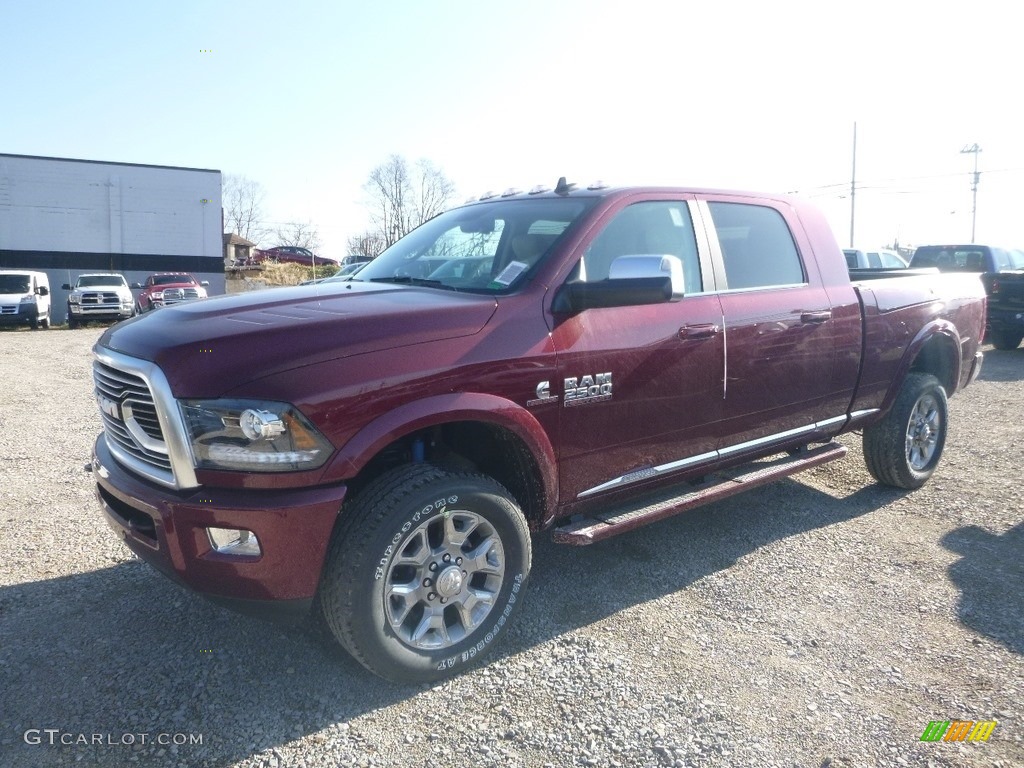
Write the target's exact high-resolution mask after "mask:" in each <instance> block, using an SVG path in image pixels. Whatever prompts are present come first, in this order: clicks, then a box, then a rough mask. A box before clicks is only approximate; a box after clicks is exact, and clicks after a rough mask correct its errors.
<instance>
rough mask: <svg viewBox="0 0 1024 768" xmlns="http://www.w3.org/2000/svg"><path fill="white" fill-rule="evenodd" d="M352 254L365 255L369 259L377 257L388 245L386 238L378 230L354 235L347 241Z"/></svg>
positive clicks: (349, 251)
mask: <svg viewBox="0 0 1024 768" xmlns="http://www.w3.org/2000/svg"><path fill="white" fill-rule="evenodd" d="M346 245H347V246H348V254H349V255H350V256H365V257H366V258H368V259H375V258H377V256H379V255H380V252H381V251H383V250H384V248H386V247H387V245H386V243H385V242H384V238H383V237H381V236H380V235H379V234H377V233H376V232H363V234H361V235H353V236H352V237H350V238H349V239H348V242H347V243H346Z"/></svg>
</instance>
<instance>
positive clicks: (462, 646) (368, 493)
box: [318, 464, 532, 683]
mask: <svg viewBox="0 0 1024 768" xmlns="http://www.w3.org/2000/svg"><path fill="white" fill-rule="evenodd" d="M342 514H343V518H342V520H341V521H340V523H339V525H338V528H337V529H336V531H335V533H334V536H333V539H332V543H331V547H330V550H329V552H328V556H327V564H326V566H325V568H324V574H323V577H322V580H321V584H320V592H319V601H318V602H319V608H320V610H321V612H322V615H323V618H324V621H325V623H326V625H327V626H328V628H329V629H330V631H331V633H332V634H333V635H334V637H335V639H336V640H337V641H338V642H339V643H341V645H342V646H344V647H345V648H346V650H348V651H349V653H351V654H352V655H353V656H354V657H355V658H356V659H357V660H358V661H359V662H360V663H361V664H362V665H363V666H365V667H366V668H367V669H369V670H370V671H371V672H373V673H375V674H377V675H380V676H381V677H384V678H387V679H389V680H393V681H395V682H402V683H409V682H429V681H433V680H439V679H442V678H445V677H449V676H451V675H453V674H456V673H459V672H462V671H463V670H465V669H468V668H469V667H470V666H472V665H473V664H475V663H477V662H478V661H480V659H482V658H483V657H484V656H485V655H486V654H487V653H489V652H490V651H491V649H492V648H493V646H494V644H495V642H496V641H497V640H498V638H499V636H504V634H505V631H507V628H508V626H509V624H510V622H511V619H512V617H513V616H514V614H515V611H516V610H517V609H518V607H519V605H520V603H521V602H522V594H523V593H522V590H523V587H524V586H525V585H526V580H527V578H528V576H529V572H530V562H531V556H532V555H531V548H530V536H529V531H528V528H527V525H526V519H525V518H524V516H523V513H522V512H521V511H520V509H519V507H518V505H517V504H516V502H515V501H514V500H513V499H512V497H511V495H510V494H509V493H508V491H506V490H505V489H504V488H503V487H502V486H501V485H500V484H499V483H497V482H495V481H494V480H492V479H491V478H489V477H486V476H483V475H476V474H461V473H450V472H446V471H443V470H441V469H438V468H436V467H433V466H430V465H426V464H417V465H406V466H403V467H399V468H397V469H394V470H391V471H390V472H387V473H385V474H384V475H382V476H381V477H379V478H377V480H375V481H373V482H372V483H371V484H370V485H368V486H367V487H366V488H365V489H364V490H363V491H362V492H361V493H360V494H359V495H358V496H357V497H356V498H355V500H354V501H353V502H352V504H351V505H350V506H348V507H347V508H346V509H345V510H344V511H343V513H342Z"/></svg>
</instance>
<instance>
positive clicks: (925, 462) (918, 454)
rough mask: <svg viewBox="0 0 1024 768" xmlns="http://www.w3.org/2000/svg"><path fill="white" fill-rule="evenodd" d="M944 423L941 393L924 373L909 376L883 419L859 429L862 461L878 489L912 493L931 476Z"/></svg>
mask: <svg viewBox="0 0 1024 768" xmlns="http://www.w3.org/2000/svg"><path fill="white" fill-rule="evenodd" d="M948 424H949V410H948V406H947V403H946V390H945V389H943V388H942V385H941V384H940V383H939V380H938V379H936V378H935V377H934V376H932V375H931V374H928V373H910V374H908V375H907V378H906V380H905V381H904V382H903V387H902V388H901V389H900V393H899V395H898V396H897V397H896V402H895V403H894V404H893V407H892V408H891V409H890V410H889V413H888V414H886V416H885V418H884V419H882V420H881V421H880V422H878V423H877V424H873V425H871V426H870V427H868V428H867V429H865V430H864V461H865V463H866V464H867V467H868V472H870V473H871V476H872V477H874V478H875V480H877V481H878V482H880V483H882V484H883V485H891V486H894V487H896V488H905V489H907V490H913V489H915V488H920V487H921V486H922V485H924V484H925V483H926V482H928V478H930V477H931V476H932V474H933V473H934V472H935V468H936V467H937V466H938V465H939V459H941V458H942V449H943V447H944V446H945V444H946V431H947V428H948Z"/></svg>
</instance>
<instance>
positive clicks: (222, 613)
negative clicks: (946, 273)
mask: <svg viewBox="0 0 1024 768" xmlns="http://www.w3.org/2000/svg"><path fill="white" fill-rule="evenodd" d="M901 495H902V494H901V493H900V492H898V491H894V490H892V489H884V488H881V487H879V486H871V487H867V488H863V489H861V490H858V491H856V492H855V493H853V494H851V495H849V496H846V497H845V498H842V499H836V498H835V497H833V496H831V495H829V494H827V493H824V492H822V491H818V490H816V489H814V488H811V487H809V486H807V485H803V484H801V483H798V482H796V481H793V480H785V481H783V482H780V483H776V484H775V485H773V486H768V487H766V488H762V489H759V490H756V491H753V492H751V493H748V494H747V495H746V496H741V497H738V498H733V499H729V500H726V501H724V502H721V503H718V504H715V505H712V506H709V507H705V508H702V509H699V510H696V511H693V512H690V513H689V514H686V515H683V516H680V517H676V518H672V519H670V520H666V521H663V522H661V523H658V524H655V525H653V526H650V527H648V528H645V529H641V530H638V531H634V532H632V533H629V534H625V535H623V536H621V537H619V538H616V539H612V540H609V541H607V542H603V543H600V544H597V545H593V546H591V547H586V548H582V549H580V548H571V547H562V546H558V545H555V544H552V543H550V541H548V540H547V539H546V538H545V537H538V538H537V539H536V541H535V556H534V571H533V575H532V577H531V584H530V587H529V589H528V592H527V599H526V602H525V604H524V606H523V610H522V612H521V614H520V616H519V617H518V619H517V621H516V622H515V623H514V626H513V627H512V629H511V630H510V632H509V636H508V637H506V638H505V643H504V645H503V646H502V647H501V648H500V649H499V651H498V653H497V655H496V658H497V659H499V660H500V659H502V658H503V657H505V656H508V655H511V654H516V653H519V652H522V651H526V650H528V649H530V648H533V647H535V646H537V645H539V644H542V643H544V642H546V641H548V640H551V639H552V638H555V637H557V636H559V635H561V634H563V633H564V632H566V631H570V630H572V629H575V628H578V627H582V626H586V625H587V624H590V623H592V622H595V621H599V620H601V619H603V618H606V617H608V616H610V615H613V614H614V613H616V612H618V611H620V610H623V609H625V608H628V607H630V606H634V605H638V604H640V603H643V602H645V601H649V600H652V599H656V598H659V597H663V596H665V595H668V594H671V593H674V592H676V591H679V590H684V589H686V588H687V587H688V586H689V585H691V584H693V583H694V582H695V581H697V580H698V579H701V578H702V577H705V576H707V575H709V574H712V573H715V572H718V571H722V570H725V569H728V568H729V567H730V566H731V565H732V564H733V563H735V562H736V561H737V560H738V559H739V558H741V557H743V556H744V555H747V554H749V553H750V552H752V551H755V550H757V549H758V548H760V547H763V546H765V545H766V544H769V543H771V542H773V541H777V540H779V539H784V538H786V537H789V536H793V535H798V534H800V533H803V532H806V531H810V530H813V529H817V528H821V527H824V526H829V525H834V524H837V523H842V522H844V521H847V520H850V519H853V518H856V517H859V516H861V515H864V514H867V513H869V512H871V511H873V510H875V509H878V508H879V507H882V506H884V505H886V504H888V503H890V502H892V501H894V500H896V499H898V498H900V496H901ZM1017 530H1018V534H1017V543H1016V544H1014V543H1013V541H1012V539H1013V537H1004V540H1003V545H1002V546H1003V550H1002V551H1003V552H1004V553H1005V556H1006V557H1007V558H1008V557H1009V556H1010V554H1011V550H1012V547H1013V546H1019V543H1020V542H1019V538H1020V537H1019V531H1020V529H1017ZM963 541H967V542H969V546H968V549H971V548H974V547H976V545H977V543H978V542H977V541H976V539H974V538H970V537H968V538H967V539H964V540H963ZM975 554H977V552H975ZM972 567H974V566H972ZM1018 599H1019V598H1018ZM978 610H979V611H981V613H982V614H986V613H987V612H988V611H989V610H992V606H991V605H990V604H989V603H988V602H983V603H981V604H980V605H979V607H978ZM996 610H998V608H996ZM976 620H978V621H981V622H988V621H991V618H990V617H987V616H982V617H979V618H977V619H976ZM1019 641H1020V638H1019V635H1018V636H1017V639H1016V642H1017V643H1018V648H1019ZM0 676H2V678H3V684H2V686H0V687H2V690H3V692H4V698H5V699H6V701H5V703H4V706H3V708H2V711H0V754H6V755H7V757H4V758H3V759H2V762H3V764H5V765H36V766H44V765H57V764H62V765H63V764H67V763H68V762H73V761H75V760H76V759H83V760H84V763H83V764H101V763H110V764H121V763H122V762H124V761H126V760H127V759H128V758H129V756H130V755H131V754H132V752H131V750H130V749H129V748H126V747H124V746H121V745H120V744H117V745H114V746H109V745H102V744H101V745H94V744H89V745H85V746H75V747H61V746H45V745H43V746H39V745H35V746H33V745H28V744H26V743H25V739H24V736H23V734H24V733H25V731H26V730H28V729H32V728H39V729H42V728H59V729H60V730H61V731H62V732H65V733H74V734H77V733H84V734H111V735H112V738H114V739H118V738H120V735H121V734H125V733H135V734H138V733H150V734H157V733H186V734H201V736H202V745H201V746H189V745H185V746H181V747H178V748H177V749H176V750H173V751H172V750H168V751H167V752H166V753H165V754H162V755H158V754H155V750H154V751H153V752H145V753H143V754H141V755H139V757H141V758H142V761H143V763H144V764H146V765H163V764H167V765H177V764H182V763H183V762H184V763H186V764H203V765H207V766H226V765H229V764H233V763H237V762H239V761H242V760H245V759H247V758H250V757H251V756H253V755H256V754H261V753H264V752H266V751H267V750H270V749H273V748H276V747H280V746H281V745H283V744H287V743H288V742H290V741H292V740H294V739H296V738H300V737H303V736H307V735H309V734H313V733H316V732H318V731H321V730H323V729H325V728H328V727H333V730H332V734H333V736H332V737H333V738H337V729H338V727H339V726H340V727H342V728H347V730H345V738H346V739H348V740H349V742H350V743H351V744H352V749H353V754H354V755H355V757H354V759H353V762H356V761H357V760H358V755H359V754H371V755H372V754H373V751H374V745H373V744H371V743H369V742H366V741H361V740H360V736H359V724H358V722H355V723H353V721H354V720H356V719H357V718H359V717H360V716H361V715H366V714H367V713H372V712H374V711H375V710H378V709H380V708H383V707H387V706H389V705H392V704H395V703H396V702H401V701H405V700H410V699H413V698H414V697H416V696H417V695H418V694H419V693H420V692H422V691H424V690H427V689H428V688H429V687H430V686H419V687H411V686H400V685H394V684H391V683H387V682H385V681H382V680H380V679H378V678H376V677H374V676H372V675H371V674H369V673H368V672H366V671H364V670H363V669H362V667H360V666H359V665H358V664H357V663H356V662H355V661H353V660H352V659H350V658H349V657H348V656H347V655H345V654H344V653H343V652H340V651H334V650H329V649H328V647H327V646H326V645H325V644H323V643H322V642H320V641H318V640H317V639H315V638H314V637H313V636H312V635H311V634H310V633H308V632H307V631H305V630H303V629H301V628H290V627H282V626H279V625H275V624H270V623H267V622H262V621H259V620H257V619H252V618H248V617H245V616H241V615H236V614H234V613H231V612H228V611H226V610H223V609H221V608H219V607H217V606H215V605H213V604H211V603H208V602H206V601H205V600H203V599H202V598H199V597H197V596H195V595H193V594H191V593H188V592H185V591H184V590H182V589H181V588H179V587H177V586H176V585H174V584H172V583H171V582H169V581H167V580H166V579H164V578H163V577H162V576H160V575H158V574H157V573H156V572H155V571H153V570H152V569H151V568H149V567H148V566H145V565H144V564H142V563H141V562H138V561H132V562H124V563H120V564H117V565H114V566H112V567H109V568H104V569H101V570H96V571H91V572H88V573H83V574H75V575H71V576H65V577H60V578H56V579H51V580H45V581H37V582H32V583H27V584H19V585H14V586H6V587H2V588H0ZM473 686H474V678H473V675H472V674H470V675H467V676H463V677H461V678H456V679H454V680H451V681H448V682H445V683H441V684H439V685H438V688H440V689H441V691H444V692H445V695H449V694H451V695H459V696H470V697H472V695H473V694H472V691H473ZM347 743H348V742H347ZM77 752H83V753H84V754H83V755H81V756H80V757H79V756H78V755H77V754H73V753H77ZM333 754H335V755H337V754H339V753H338V752H337V751H335V752H334V753H333Z"/></svg>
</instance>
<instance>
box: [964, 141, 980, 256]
mask: <svg viewBox="0 0 1024 768" xmlns="http://www.w3.org/2000/svg"><path fill="white" fill-rule="evenodd" d="M979 152H981V147H979V146H978V145H977V144H971V145H970V146H969V147H968V146H964V148H963V149H961V150H960V154H961V155H974V181H973V182H972V183H971V194H972V197H973V201H972V202H971V245H973V244H974V224H975V222H976V221H977V218H978V181H979V180H980V179H981V174H980V173H978V153H979Z"/></svg>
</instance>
